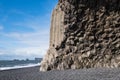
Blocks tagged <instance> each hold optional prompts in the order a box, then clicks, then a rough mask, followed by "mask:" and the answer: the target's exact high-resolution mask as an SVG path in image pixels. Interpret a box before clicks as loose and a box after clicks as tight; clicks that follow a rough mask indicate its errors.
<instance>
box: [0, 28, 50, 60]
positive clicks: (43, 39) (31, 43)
mask: <svg viewBox="0 0 120 80" xmlns="http://www.w3.org/2000/svg"><path fill="white" fill-rule="evenodd" d="M1 35H2V36H4V37H6V38H9V39H12V41H10V42H9V43H8V42H7V44H10V45H11V46H12V48H11V49H9V47H8V48H7V49H6V50H5V49H4V50H2V51H0V54H7V55H10V54H12V55H13V54H14V55H16V56H21V57H26V58H27V57H32V56H33V57H35V56H37V57H43V56H44V55H45V53H46V52H47V49H48V46H49V32H48V31H47V30H41V31H40V32H29V33H18V32H11V33H2V34H1ZM0 43H4V45H6V41H0ZM15 45H16V46H15ZM20 45H22V47H21V46H20ZM13 46H15V47H13ZM6 47H7V46H6Z"/></svg>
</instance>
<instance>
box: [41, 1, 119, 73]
mask: <svg viewBox="0 0 120 80" xmlns="http://www.w3.org/2000/svg"><path fill="white" fill-rule="evenodd" d="M101 67H106V68H120V0H59V2H58V5H57V7H56V8H55V9H54V11H53V14H52V22H51V31H50V48H49V50H48V52H47V54H46V56H45V57H44V59H43V61H42V63H41V68H40V70H41V71H48V70H54V69H58V70H64V69H83V68H101Z"/></svg>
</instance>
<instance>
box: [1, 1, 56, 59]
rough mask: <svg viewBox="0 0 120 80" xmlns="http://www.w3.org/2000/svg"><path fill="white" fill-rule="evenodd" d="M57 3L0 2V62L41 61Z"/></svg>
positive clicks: (46, 46) (46, 48) (47, 43)
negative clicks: (18, 60)
mask: <svg viewBox="0 0 120 80" xmlns="http://www.w3.org/2000/svg"><path fill="white" fill-rule="evenodd" d="M56 4H57V0H0V60H9V59H26V58H29V59H34V58H35V57H39V58H42V57H43V56H44V55H45V54H46V52H47V50H48V47H49V37H50V36H49V32H50V20H51V14H52V10H53V9H54V7H55V6H56Z"/></svg>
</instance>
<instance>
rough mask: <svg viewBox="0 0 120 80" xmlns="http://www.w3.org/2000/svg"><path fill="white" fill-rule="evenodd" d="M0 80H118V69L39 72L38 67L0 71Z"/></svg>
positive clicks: (119, 78) (119, 79)
mask: <svg viewBox="0 0 120 80" xmlns="http://www.w3.org/2000/svg"><path fill="white" fill-rule="evenodd" d="M0 80H120V69H102V68H101V69H82V70H65V71H58V70H57V71H48V72H39V66H37V67H31V68H23V69H14V70H4V71H0Z"/></svg>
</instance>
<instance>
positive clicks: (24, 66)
mask: <svg viewBox="0 0 120 80" xmlns="http://www.w3.org/2000/svg"><path fill="white" fill-rule="evenodd" d="M35 66H40V63H37V64H32V63H30V64H24V65H15V66H12V67H0V70H10V69H19V68H28V67H35Z"/></svg>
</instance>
